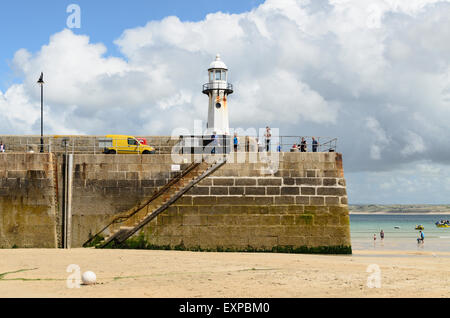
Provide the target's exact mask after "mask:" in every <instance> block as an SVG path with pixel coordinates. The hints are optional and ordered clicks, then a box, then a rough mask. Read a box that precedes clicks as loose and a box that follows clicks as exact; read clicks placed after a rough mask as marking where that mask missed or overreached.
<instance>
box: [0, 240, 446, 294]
mask: <svg viewBox="0 0 450 318" xmlns="http://www.w3.org/2000/svg"><path fill="white" fill-rule="evenodd" d="M71 264H76V265H77V266H79V267H80V269H81V273H83V272H85V271H88V270H90V271H94V272H95V273H96V275H97V282H98V283H97V284H96V285H94V286H81V288H68V287H67V279H68V277H69V275H71V274H72V273H68V272H67V268H68V266H69V265H71ZM372 264H376V265H377V266H379V269H380V277H381V280H380V283H381V287H380V288H369V287H368V286H367V281H368V278H369V276H370V275H373V273H368V272H367V269H368V266H369V265H372ZM75 277H76V276H75ZM0 297H3V298H4V297H6V298H8V297H25V298H28V297H44V298H47V297H57V298H59V297H64V298H72V297H77V298H83V297H118V298H126V297H139V298H141V297H149V298H159V297H162V298H166V297H175V298H184V297H188V298H194V297H195V298H207V297H219V298H222V297H223V298H228V297H250V298H254V297H255V298H256V297H258V298H272V297H281V298H302V297H450V253H444V252H441V253H437V252H436V253H433V252H425V251H424V252H418V251H411V252H406V251H403V252H398V251H355V252H354V255H352V256H326V255H298V254H297V255H294V254H248V253H192V252H176V251H139V250H95V249H73V250H28V249H27V250H0Z"/></svg>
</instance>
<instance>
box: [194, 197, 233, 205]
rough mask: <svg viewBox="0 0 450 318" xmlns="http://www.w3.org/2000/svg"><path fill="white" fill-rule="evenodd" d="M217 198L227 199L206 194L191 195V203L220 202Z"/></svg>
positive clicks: (211, 203)
mask: <svg viewBox="0 0 450 318" xmlns="http://www.w3.org/2000/svg"><path fill="white" fill-rule="evenodd" d="M218 199H227V198H218V197H214V196H208V197H195V196H194V197H193V203H192V204H193V205H214V204H220V203H219V202H218Z"/></svg>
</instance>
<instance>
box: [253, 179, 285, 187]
mask: <svg viewBox="0 0 450 318" xmlns="http://www.w3.org/2000/svg"><path fill="white" fill-rule="evenodd" d="M281 184H282V179H280V178H278V179H275V178H258V185H260V186H281Z"/></svg>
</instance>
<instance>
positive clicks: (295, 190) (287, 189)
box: [281, 187, 300, 195]
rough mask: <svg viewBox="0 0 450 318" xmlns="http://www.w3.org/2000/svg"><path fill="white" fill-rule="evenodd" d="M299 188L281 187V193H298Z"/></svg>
mask: <svg viewBox="0 0 450 318" xmlns="http://www.w3.org/2000/svg"><path fill="white" fill-rule="evenodd" d="M299 194H300V189H299V188H298V187H282V188H281V195H299Z"/></svg>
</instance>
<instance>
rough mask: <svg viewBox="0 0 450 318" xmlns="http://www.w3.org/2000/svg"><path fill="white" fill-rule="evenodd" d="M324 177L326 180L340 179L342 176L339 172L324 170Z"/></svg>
mask: <svg viewBox="0 0 450 318" xmlns="http://www.w3.org/2000/svg"><path fill="white" fill-rule="evenodd" d="M323 176H324V177H325V178H338V177H340V174H339V173H338V171H337V170H324V171H323Z"/></svg>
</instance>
